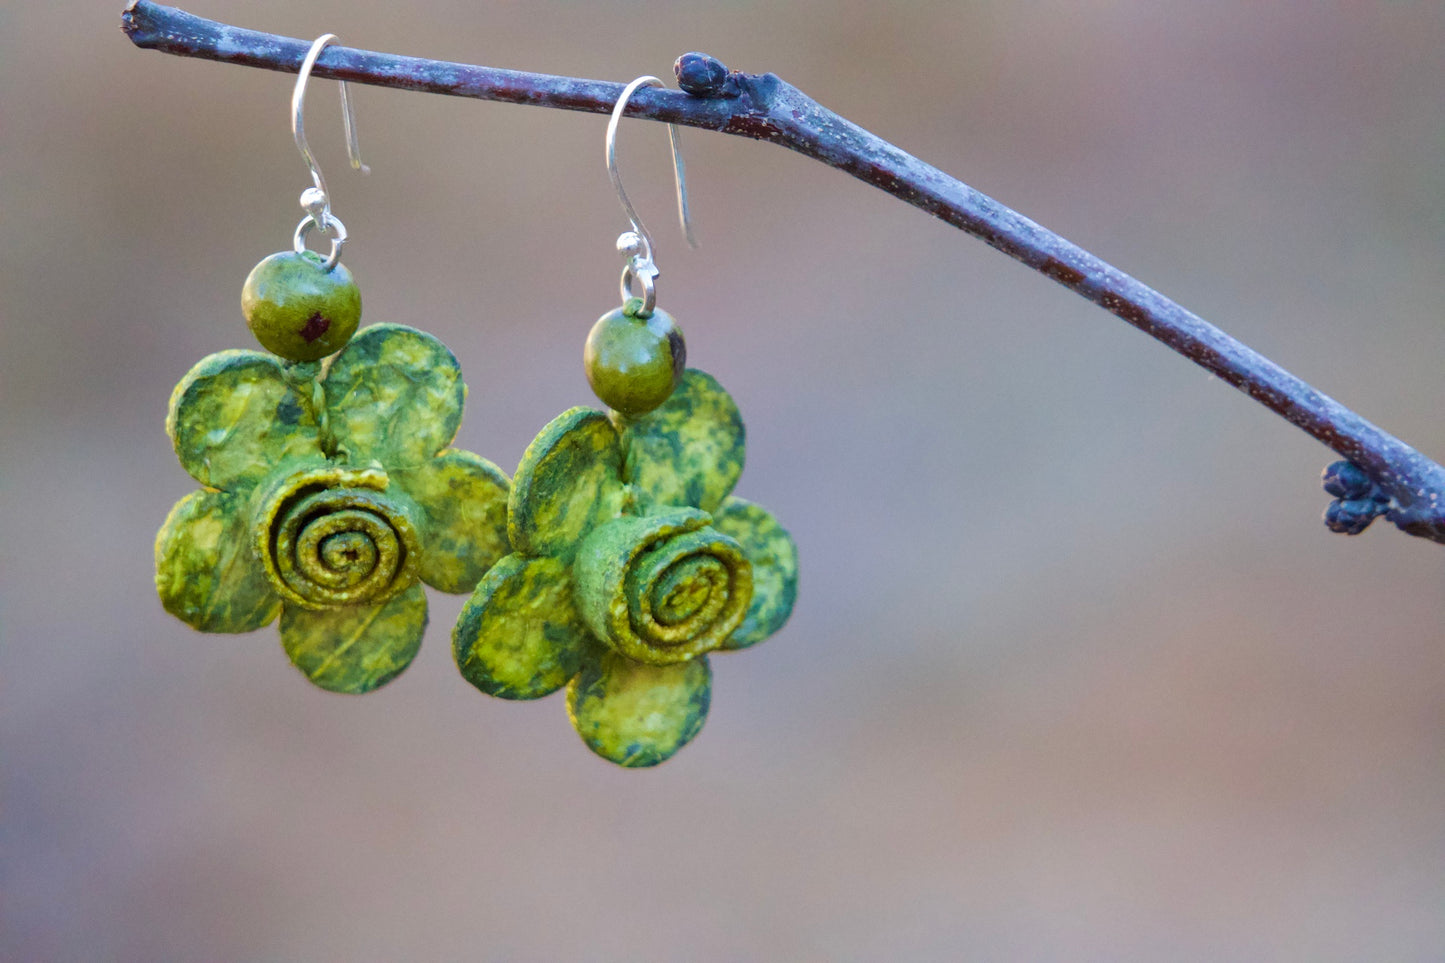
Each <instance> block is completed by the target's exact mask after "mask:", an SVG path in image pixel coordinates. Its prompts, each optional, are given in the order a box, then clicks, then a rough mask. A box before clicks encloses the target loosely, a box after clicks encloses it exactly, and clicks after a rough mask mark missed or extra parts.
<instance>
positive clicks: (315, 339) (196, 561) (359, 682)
mask: <svg viewBox="0 0 1445 963" xmlns="http://www.w3.org/2000/svg"><path fill="white" fill-rule="evenodd" d="M335 40H336V37H335V36H333V35H331V34H327V35H325V36H323V37H320V38H318V39H317V41H316V42H315V43H314V44H312V46H311V50H310V51H309V53H308V54H307V56H306V59H305V60H304V61H303V62H302V65H301V70H300V74H299V76H298V77H297V81H296V92H295V95H294V97H293V100H292V109H293V114H292V129H293V133H294V134H295V137H296V145H297V147H298V148H299V149H300V151H301V155H302V157H303V158H304V159H305V160H306V163H307V165H308V166H309V167H310V168H311V174H312V179H313V181H314V182H315V186H314V187H311V188H308V189H307V190H306V191H305V192H304V193H303V194H302V195H301V203H302V206H303V207H304V208H305V209H306V211H307V216H306V218H304V219H303V220H302V222H301V224H300V225H299V226H298V227H297V229H296V234H295V237H294V238H293V245H292V246H293V250H292V251H287V252H284V253H280V254H273V255H271V256H270V257H268V258H266V259H265V260H263V261H262V262H261V263H260V264H258V265H257V266H256V267H255V269H254V270H252V272H251V275H250V276H249V277H248V278H247V279H246V284H245V287H244V289H243V292H242V309H243V312H244V313H245V316H246V320H247V323H248V324H249V326H250V328H251V330H252V332H253V333H254V334H255V336H256V338H257V340H258V341H260V342H261V344H262V346H264V347H265V348H267V349H269V351H271V352H272V353H271V354H265V353H262V352H259V351H239V350H234V351H222V352H219V353H218V354H213V355H210V356H209V357H207V358H204V359H202V360H201V362H200V363H199V364H197V365H196V366H195V367H194V368H192V369H191V371H190V372H189V373H188V374H187V375H186V376H185V378H184V379H182V380H181V383H180V384H179V385H177V386H176V389H175V392H174V393H173V394H172V396H171V403H170V411H169V414H168V416H167V418H166V431H167V433H168V434H169V435H170V437H171V440H172V442H173V443H174V445H175V449H176V455H177V456H178V457H179V459H180V462H181V466H182V467H183V468H185V470H186V471H187V472H189V473H190V475H191V476H192V477H193V478H195V480H196V481H198V482H200V483H201V485H202V486H203V488H202V489H201V490H200V491H197V492H193V493H192V494H190V495H188V496H186V497H185V498H183V499H181V500H180V501H179V502H178V503H177V504H176V506H175V507H174V508H173V509H171V513H170V517H168V518H167V519H166V522H165V524H164V525H163V526H162V528H161V530H160V533H159V534H158V535H157V537H156V588H157V590H158V591H159V593H160V598H161V603H162V605H164V607H165V609H166V611H168V612H170V613H171V614H173V615H175V616H176V617H178V618H180V619H181V620H182V621H184V622H186V623H187V624H188V625H190V626H192V627H194V628H196V629H199V630H201V631H203V632H250V631H253V630H255V629H259V628H261V627H262V626H265V625H267V624H269V623H270V622H272V621H273V620H275V619H276V618H277V616H278V615H279V617H280V630H281V641H282V644H283V646H284V648H285V650H286V654H287V655H288V656H289V657H290V659H291V661H292V662H293V663H294V664H295V665H296V667H297V668H299V669H300V670H301V671H302V672H303V673H305V675H306V677H307V678H308V679H310V680H311V681H312V682H314V683H315V684H316V685H318V686H320V687H322V688H324V689H329V690H332V691H335V692H367V691H370V690H372V689H375V688H377V687H378V686H380V685H383V684H385V683H386V682H388V681H389V680H391V679H392V678H394V677H395V676H396V675H397V674H398V673H400V672H401V671H402V670H403V669H405V668H406V666H407V665H408V664H409V663H410V662H411V660H412V658H413V657H414V656H415V655H416V652H417V649H418V647H419V646H420V644H421V637H422V632H423V630H424V628H425V627H426V623H427V600H426V595H425V593H424V592H423V590H422V588H421V585H420V584H419V583H421V582H425V583H426V584H428V585H431V586H433V587H435V588H437V589H440V590H442V591H444V592H454V593H461V592H467V591H470V590H471V589H472V588H473V587H474V586H475V585H476V583H477V580H478V579H480V578H481V577H482V575H483V573H485V572H486V571H487V569H488V568H489V567H491V566H492V565H493V564H494V563H495V562H496V561H497V560H498V559H499V558H501V557H502V556H503V555H505V554H506V553H507V551H508V550H509V549H508V544H507V534H506V504H507V493H508V487H509V484H508V480H507V476H506V475H505V474H503V473H502V472H501V471H500V470H499V469H498V468H497V467H496V466H495V465H493V464H492V463H491V462H488V461H486V460H485V459H483V458H480V457H478V456H477V455H474V454H472V453H471V452H467V451H461V450H458V449H454V448H449V447H448V445H449V444H450V442H451V440H452V438H453V437H454V436H455V434H456V431H457V428H458V426H459V425H460V424H461V414H462V402H463V400H464V398H465V396H466V386H465V384H463V382H462V377H461V370H460V368H459V366H458V364H457V360H456V358H455V357H454V356H453V355H452V353H451V352H450V351H449V350H447V348H446V346H445V345H443V344H442V343H441V342H440V341H438V340H437V339H436V338H434V337H432V336H431V335H429V334H425V333H423V332H421V331H417V330H415V329H412V328H409V327H405V326H403V325H399V324H379V325H373V326H371V327H368V328H365V329H362V330H361V331H360V333H359V334H357V333H356V331H357V325H358V323H359V321H360V317H361V296H360V293H359V292H358V290H357V287H356V284H355V282H354V281H353V280H352V277H351V274H350V272H348V271H347V270H346V268H345V267H343V266H342V265H341V264H340V263H339V259H340V254H341V247H342V245H343V244H344V243H345V241H346V228H345V226H344V225H343V224H342V223H341V221H340V220H339V219H338V218H337V217H336V216H335V215H334V214H332V213H331V207H330V200H329V195H328V194H327V193H326V186H325V181H324V180H323V179H322V177H321V172H320V170H319V168H318V167H317V166H316V163H315V161H314V160H313V158H312V156H311V152H310V150H309V149H308V148H307V145H306V139H305V133H304V128H303V126H302V121H301V104H302V101H303V99H304V94H305V87H306V81H307V78H308V76H309V75H310V72H311V68H312V66H313V65H314V64H315V62H316V59H317V57H318V56H320V53H321V51H322V49H323V48H324V47H325V46H326V45H327V44H328V43H331V42H334V41H335ZM341 89H342V103H343V109H344V116H345V118H346V120H347V133H348V146H349V148H350V152H351V157H352V165H353V166H354V167H357V168H358V169H364V168H362V166H361V162H360V160H359V158H358V157H357V149H356V140H355V132H354V128H353V127H352V125H351V106H350V101H349V99H348V96H347V89H346V84H345V83H342V85H341ZM312 228H316V229H317V230H319V231H320V232H321V233H322V234H323V235H330V237H331V251H330V254H329V256H327V257H324V258H323V257H322V256H321V255H319V254H316V253H314V252H311V251H309V250H307V249H306V246H305V238H306V235H307V233H308V232H309V231H310V230H311V229H312ZM353 335H355V336H354V337H353ZM323 359H324V360H323Z"/></svg>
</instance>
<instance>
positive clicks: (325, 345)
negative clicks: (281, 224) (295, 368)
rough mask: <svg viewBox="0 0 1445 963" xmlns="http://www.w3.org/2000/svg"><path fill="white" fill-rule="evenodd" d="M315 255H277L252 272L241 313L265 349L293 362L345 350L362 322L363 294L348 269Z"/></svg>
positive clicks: (285, 253) (267, 259)
mask: <svg viewBox="0 0 1445 963" xmlns="http://www.w3.org/2000/svg"><path fill="white" fill-rule="evenodd" d="M324 263H325V261H324V259H323V258H322V257H321V256H320V255H318V254H315V253H313V252H311V251H307V252H305V253H302V254H297V253H296V252H295V251H282V252H281V253H279V254H272V255H271V256H270V257H268V258H266V259H265V260H264V261H262V262H261V263H260V264H257V265H256V266H255V267H254V268H252V269H251V274H250V275H249V276H248V277H247V278H246V284H245V286H244V287H243V288H242V289H241V311H242V313H243V314H245V315H246V324H248V325H249V326H250V328H251V333H252V334H254V335H255V336H256V340H257V341H259V342H261V346H262V347H264V348H265V349H266V350H267V351H271V352H274V353H275V354H278V355H280V356H281V357H283V358H285V359H287V360H288V361H317V360H319V359H321V358H324V357H326V356H327V355H328V354H334V353H336V352H337V351H340V350H341V349H342V348H343V347H344V346H345V345H346V342H347V341H350V340H351V336H352V335H353V334H355V333H356V326H357V324H359V323H360V321H361V291H360V289H359V288H357V286H356V282H355V281H354V280H352V277H351V272H350V271H348V270H347V269H346V267H345V265H342V264H336V265H335V266H333V267H332V269H331V270H330V271H328V270H326V269H325V268H324V267H323V266H322V265H323V264H324Z"/></svg>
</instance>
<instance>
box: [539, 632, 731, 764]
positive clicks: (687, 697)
mask: <svg viewBox="0 0 1445 963" xmlns="http://www.w3.org/2000/svg"><path fill="white" fill-rule="evenodd" d="M711 701H712V669H711V668H710V667H709V666H708V664H707V656H699V657H698V658H696V659H693V660H691V661H690V662H678V663H676V664H674V665H643V664H641V663H637V662H633V661H632V660H631V659H628V658H626V657H625V656H621V655H618V654H616V653H615V652H606V651H604V652H601V653H599V654H598V655H597V656H596V657H594V658H590V659H588V660H586V662H585V663H584V664H583V666H582V671H581V672H579V673H578V674H577V676H576V677H575V678H573V680H572V682H571V683H570V684H569V685H568V686H567V715H568V716H569V717H570V718H571V720H572V727H573V728H574V729H576V730H577V734H578V735H580V736H581V737H582V741H583V742H585V743H587V747H588V748H589V749H591V750H592V751H593V752H595V753H597V754H598V755H599V756H601V757H602V758H604V759H608V760H611V761H612V762H615V763H617V764H618V765H619V766H627V767H628V768H631V769H640V768H643V767H646V766H655V765H657V764H658V763H660V762H663V761H665V760H667V759H669V758H671V757H672V755H673V754H674V753H676V752H677V751H678V750H679V749H681V748H682V747H683V746H685V745H687V744H688V743H689V742H691V741H692V739H693V737H694V736H696V735H697V734H698V733H699V732H701V731H702V725H703V723H704V722H706V721H707V710H708V705H709V703H710V702H711Z"/></svg>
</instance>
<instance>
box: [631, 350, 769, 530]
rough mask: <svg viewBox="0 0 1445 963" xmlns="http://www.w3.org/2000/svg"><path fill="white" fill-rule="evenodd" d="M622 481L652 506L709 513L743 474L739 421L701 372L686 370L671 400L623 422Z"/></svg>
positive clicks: (724, 397) (710, 379)
mask: <svg viewBox="0 0 1445 963" xmlns="http://www.w3.org/2000/svg"><path fill="white" fill-rule="evenodd" d="M624 431H625V432H626V439H625V448H626V450H627V464H626V466H625V468H624V471H623V477H625V478H626V479H627V480H628V481H629V482H630V483H631V484H632V485H633V486H634V488H635V489H636V490H637V491H638V494H640V495H641V496H642V497H643V498H644V500H646V501H648V502H650V503H651V504H654V505H690V506H692V507H693V508H701V509H702V510H703V511H705V512H710V511H712V510H713V509H715V508H717V507H718V505H720V504H722V500H723V499H724V498H726V497H727V495H728V492H730V491H732V490H733V486H734V485H736V484H737V483H738V476H740V475H741V474H742V473H743V440H744V432H743V419H742V415H740V414H739V413H738V406H737V405H736V404H734V403H733V399H732V398H731V397H730V396H729V395H728V393H727V392H726V391H724V390H723V388H722V385H720V384H718V383H717V382H716V381H715V380H714V379H713V377H712V375H710V374H708V373H707V372H705V371H699V370H697V369H696V368H689V369H688V370H687V372H686V373H685V374H684V375H683V377H682V384H680V385H679V386H678V388H677V390H676V391H674V392H673V393H672V397H671V398H669V399H667V401H666V402H665V403H664V404H663V405H662V407H660V408H658V409H657V410H656V411H653V412H651V413H649V414H646V415H643V416H642V417H641V418H638V419H637V420H636V421H629V422H626V423H625V428H624Z"/></svg>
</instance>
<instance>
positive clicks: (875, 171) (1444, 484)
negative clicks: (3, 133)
mask: <svg viewBox="0 0 1445 963" xmlns="http://www.w3.org/2000/svg"><path fill="white" fill-rule="evenodd" d="M121 21H122V26H123V27H124V29H125V32H126V34H127V35H129V37H130V38H131V40H132V41H133V42H134V43H135V44H136V45H137V46H139V47H145V48H149V49H153V50H161V51H164V52H166V53H171V54H177V55H179V56H184V57H200V58H203V59H208V60H219V61H222V62H225V63H234V64H242V65H244V66H248V67H262V68H265V69H268V70H279V71H287V72H291V73H295V72H296V71H297V70H298V69H299V67H300V64H301V60H302V58H303V57H304V56H305V54H306V50H307V48H308V47H309V46H310V43H309V42H308V41H305V40H297V39H294V38H289V37H279V36H275V35H273V34H268V33H260V32H258V31H254V30H243V29H241V28H239V27H232V26H228V25H226V24H221V23H217V22H215V21H212V20H205V19H203V18H201V17H196V16H193V15H191V14H189V13H186V12H185V11H182V10H177V9H175V8H173V7H166V6H161V5H160V4H156V3H151V2H149V0H132V2H131V3H130V4H129V5H128V6H127V7H126V9H125V11H124V13H123V14H122V16H121ZM314 72H315V75H316V76H318V77H328V78H331V79H335V80H347V81H352V82H354V83H363V84H374V85H377V86H383V87H400V88H403V89H406V90H418V91H425V92H428V93H438V94H451V95H454V96H459V97H476V98H478V99H481V100H499V101H505V102H508V103H515V104H530V105H533V106H538V107H555V108H562V109H564V110H581V111H589V112H592V113H599V114H605V113H608V112H610V111H611V110H612V107H613V104H615V103H616V101H617V98H618V96H619V95H620V94H621V92H622V87H623V85H622V84H617V83H608V82H605V81H598V80H582V79H579V78H574V77H557V76H552V75H549V74H534V73H526V72H523V71H516V70H499V69H496V68H492V67H479V66H473V65H470V64H458V63H447V62H444V61H436V60H423V59H420V58H415V57H399V56H394V55H391V54H382V53H374V52H371V51H366V50H356V49H352V48H348V47H340V46H331V47H328V48H326V50H325V51H324V52H323V53H322V55H321V57H320V59H319V60H318V61H317V63H316V67H315V71H314ZM678 75H679V81H680V83H681V84H682V86H683V88H684V91H686V92H684V91H672V90H659V89H656V88H643V89H642V90H639V91H638V92H637V94H636V95H635V96H634V97H633V98H632V100H631V102H630V103H629V104H628V107H627V115H628V116H631V117H641V118H645V119H648V120H659V121H666V122H668V123H673V124H684V125H687V126H690V127H701V128H703V129H706V130H713V131H718V132H720V133H724V134H741V135H743V136H746V137H753V138H756V139H758V140H766V141H772V142H773V143H777V144H781V145H782V146H784V147H788V148H790V149H792V150H795V151H797V152H798V153H800V154H804V155H806V156H808V157H812V158H814V159H815V160H819V161H822V162H823V163H825V164H827V165H828V166H830V167H835V168H837V169H839V170H842V171H845V172H847V173H849V174H851V175H853V176H854V177H856V178H858V179H859V180H862V181H864V182H866V183H869V184H872V185H873V186H875V187H878V188H880V189H881V190H884V191H887V192H888V193H890V194H892V195H893V196H895V197H897V198H899V199H901V200H904V201H907V202H908V203H909V204H912V205H913V206H915V207H918V208H921V209H922V210H924V211H927V212H928V213H929V214H932V215H933V216H935V217H938V218H940V219H942V220H944V221H947V222H948V223H949V224H952V225H953V226H955V227H957V228H959V229H960V230H963V231H966V232H968V233H969V234H972V235H973V236H975V237H977V238H979V239H981V240H982V241H984V242H985V243H987V244H989V245H990V246H992V247H994V248H997V249H998V250H1000V251H1002V252H1004V253H1005V254H1007V255H1009V256H1010V257H1012V258H1014V259H1016V260H1018V261H1021V262H1023V263H1024V264H1026V265H1028V266H1029V267H1031V268H1033V269H1034V270H1036V271H1038V272H1039V273H1041V274H1044V275H1046V276H1048V277H1050V278H1052V279H1054V280H1055V281H1057V282H1059V283H1060V284H1062V285H1064V287H1066V288H1068V289H1069V290H1071V291H1074V292H1075V293H1077V294H1079V295H1081V296H1083V297H1085V298H1088V299H1089V300H1090V301H1093V302H1094V303H1095V304H1097V305H1099V306H1100V307H1102V308H1104V309H1105V310H1107V311H1110V312H1112V313H1113V314H1116V315H1118V316H1119V317H1121V318H1123V319H1124V320H1125V321H1127V322H1129V323H1130V324H1132V325H1134V326H1135V327H1136V328H1138V329H1139V330H1141V331H1143V332H1144V333H1145V334H1148V335H1149V336H1150V337H1152V338H1155V339H1157V340H1159V341H1162V342H1163V343H1164V344H1166V345H1168V346H1169V347H1170V348H1172V349H1174V350H1175V351H1177V352H1179V353H1180V354H1182V355H1184V356H1185V357H1186V358H1188V359H1189V360H1191V361H1193V362H1194V363H1195V364H1198V365H1200V366H1201V367H1203V368H1205V369H1206V370H1208V371H1210V372H1212V373H1213V374H1215V375H1217V376H1218V377H1219V378H1221V379H1222V380H1224V381H1227V382H1228V383H1229V384H1232V385H1234V386H1235V387H1236V388H1239V389H1240V390H1241V391H1243V392H1244V393H1245V394H1247V395H1249V396H1250V397H1251V398H1253V399H1255V400H1256V401H1258V402H1259V403H1260V404H1262V405H1264V406H1265V407H1267V408H1269V409H1270V410H1271V411H1274V412H1275V413H1277V414H1279V415H1282V416H1283V417H1284V418H1286V419H1287V420H1288V421H1289V422H1290V423H1291V424H1293V425H1295V426H1297V427H1299V428H1301V429H1303V430H1304V431H1306V432H1308V433H1309V434H1310V435H1313V436H1314V437H1315V438H1317V439H1318V440H1319V441H1321V442H1323V443H1324V444H1326V445H1328V446H1329V447H1330V448H1332V449H1334V450H1335V451H1336V452H1338V453H1339V454H1340V455H1341V456H1343V457H1344V458H1345V459H1347V460H1348V461H1350V462H1352V463H1354V464H1355V465H1357V466H1359V468H1360V469H1362V470H1363V473H1364V474H1365V475H1366V476H1368V479H1369V481H1370V482H1371V483H1373V488H1372V489H1371V491H1373V492H1374V495H1373V496H1372V498H1374V502H1373V503H1372V504H1377V505H1378V506H1379V513H1381V514H1384V515H1385V516H1386V517H1388V518H1389V519H1390V521H1392V522H1394V523H1395V524H1396V525H1397V526H1399V527H1400V528H1401V529H1403V530H1404V531H1406V532H1409V533H1410V534H1412V535H1420V536H1423V537H1426V538H1430V539H1433V540H1435V541H1438V542H1445V504H1441V503H1442V500H1445V468H1442V467H1441V466H1440V465H1438V464H1437V463H1435V462H1434V461H1431V460H1430V459H1428V458H1426V457H1425V456H1423V455H1421V454H1420V453H1419V452H1417V451H1416V450H1415V449H1413V448H1411V447H1410V446H1409V445H1406V444H1405V443H1404V442H1402V441H1400V440H1399V439H1397V438H1395V437H1394V436H1393V435H1390V434H1389V433H1387V432H1385V431H1382V430H1381V429H1379V428H1377V427H1376V426H1375V425H1373V424H1371V423H1370V422H1368V421H1366V420H1365V419H1364V418H1361V417H1360V416H1359V415H1357V414H1355V413H1354V412H1353V411H1351V410H1350V409H1348V408H1346V407H1345V406H1343V405H1341V404H1339V403H1338V402H1336V401H1335V400H1334V399H1332V398H1329V397H1327V396H1326V395H1323V394H1321V393H1320V392H1318V391H1316V390H1315V389H1314V388H1312V387H1310V386H1309V385H1308V384H1306V383H1305V382H1304V381H1301V380H1300V379H1299V378H1296V377H1295V376H1294V375H1292V374H1290V373H1289V372H1288V371H1285V370H1284V369H1283V368H1281V367H1280V366H1279V365H1277V364H1275V363H1274V362H1272V361H1270V360H1269V359H1268V358H1265V357H1264V356H1263V355H1261V354H1259V353H1258V352H1256V351H1254V350H1253V349H1251V348H1249V347H1247V346H1245V345H1244V344H1241V343H1240V342H1239V341H1236V340H1235V339H1234V338H1231V337H1230V336H1229V335H1227V334H1225V333H1224V332H1223V331H1221V330H1220V329H1218V328H1216V327H1214V326H1213V325H1211V324H1209V323H1208V322H1207V321H1205V320H1204V319H1203V318H1200V317H1199V316H1198V315H1196V314H1194V313H1193V312H1190V311H1188V310H1186V309H1185V308H1183V307H1181V306H1180V305H1178V304H1176V303H1174V302H1173V301H1171V300H1169V299H1168V298H1166V297H1164V296H1163V295H1162V294H1160V293H1158V292H1157V291H1155V290H1153V289H1152V288H1150V287H1148V286H1147V285H1145V284H1143V283H1141V282H1139V281H1136V280H1135V279H1134V278H1132V277H1130V276H1129V275H1127V274H1125V273H1123V272H1122V271H1119V270H1117V269H1116V268H1114V267H1111V266H1110V265H1108V264H1106V263H1104V262H1103V261H1101V260H1099V259H1098V258H1096V257H1094V256H1093V255H1092V254H1090V253H1089V252H1087V251H1085V250H1084V249H1083V248H1080V247H1078V246H1077V245H1075V244H1072V243H1070V242H1069V241H1067V240H1065V239H1064V238H1062V237H1060V236H1059V235H1057V234H1055V233H1053V232H1052V231H1050V230H1048V229H1047V228H1045V227H1042V226H1041V225H1039V224H1036V223H1034V222H1033V221H1031V220H1029V219H1028V218H1026V217H1024V216H1023V215H1021V214H1019V213H1017V212H1016V211H1013V210H1011V209H1009V208H1008V207H1005V206H1004V205H1002V204H1000V203H998V202H997V201H995V200H993V199H992V198H990V197H987V196H985V195H983V194H981V193H979V192H978V191H976V190H974V189H973V188H971V187H969V186H968V185H966V184H964V183H962V182H961V181H958V180H956V179H955V178H953V177H950V176H949V175H947V174H945V173H943V172H942V171H940V170H938V169H937V168H935V167H931V166H929V165H928V164H925V163H923V162H922V161H920V160H918V159H917V158H916V157H913V156H911V155H909V154H907V153H905V152H904V151H902V150H899V149H898V148H897V147H895V146H893V145H892V144H890V143H888V142H887V141H885V140H882V139H881V138H879V137H876V136H874V135H873V134H870V133H868V131H866V130H863V129H862V128H861V127H859V126H857V125H856V124H853V123H851V122H850V121H848V120H846V119H844V118H842V117H839V116H838V115H837V114H835V113H833V112H832V111H830V110H828V109H827V108H825V107H823V106H821V105H820V104H818V103H817V102H816V101H814V100H813V99H812V98H810V97H808V96H807V95H806V94H804V93H802V92H801V91H799V90H798V89H797V88H795V87H793V86H791V85H790V84H787V83H785V82H784V81H782V80H781V79H780V78H778V77H777V76H775V75H773V74H744V73H739V72H732V73H729V72H728V71H727V70H726V68H724V67H723V66H722V64H720V63H719V62H718V61H716V60H714V59H712V58H710V57H706V56H704V55H700V54H688V55H685V56H684V57H683V58H680V59H679V61H678ZM1332 492H1333V489H1332ZM1366 514H1368V512H1367V513H1366ZM1365 523H1366V524H1367V523H1368V518H1365ZM1363 527H1364V526H1363V525H1359V524H1356V525H1353V526H1351V527H1349V528H1348V529H1346V528H1343V527H1337V530H1350V531H1357V530H1360V529H1362V528H1363Z"/></svg>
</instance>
